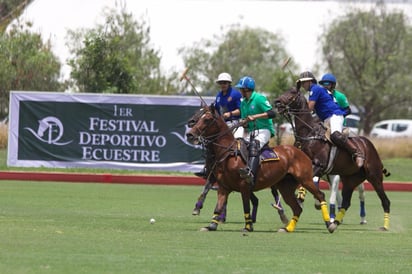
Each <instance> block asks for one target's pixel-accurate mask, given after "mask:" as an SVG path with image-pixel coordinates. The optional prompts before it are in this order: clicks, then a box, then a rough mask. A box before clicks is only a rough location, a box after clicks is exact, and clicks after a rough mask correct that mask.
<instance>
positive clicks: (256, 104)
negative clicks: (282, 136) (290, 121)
mask: <svg viewBox="0 0 412 274" xmlns="http://www.w3.org/2000/svg"><path fill="white" fill-rule="evenodd" d="M271 109H272V106H271V104H270V103H269V101H268V99H267V98H266V96H264V95H263V94H260V93H257V92H256V91H253V92H252V95H251V96H250V98H249V100H247V99H246V98H243V100H242V102H241V103H240V116H241V118H242V119H244V118H246V117H247V116H249V115H254V114H260V113H264V112H266V111H268V110H271ZM247 129H248V131H249V132H251V131H253V130H256V129H268V130H270V133H271V135H272V136H274V135H275V129H274V127H273V121H272V119H256V120H255V121H251V122H249V123H248V125H247Z"/></svg>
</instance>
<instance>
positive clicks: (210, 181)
mask: <svg viewBox="0 0 412 274" xmlns="http://www.w3.org/2000/svg"><path fill="white" fill-rule="evenodd" d="M199 113H201V112H199ZM199 113H195V114H194V115H193V116H192V117H191V118H190V119H189V120H188V122H187V126H188V128H192V127H193V126H194V125H195V124H196V122H197V121H198V120H199V118H200V117H199ZM209 146H211V145H210V143H209V144H208V145H207V144H202V147H203V149H204V151H205V153H204V158H205V159H209V160H207V161H206V162H208V161H209V162H214V159H213V158H214V157H213V153H212V152H211V147H209ZM209 169H210V170H211V171H210V172H209V174H207V176H206V178H205V179H206V182H205V184H204V186H203V189H202V192H201V193H200V195H199V196H198V198H197V201H196V203H195V207H194V209H193V211H192V215H193V216H198V215H200V211H201V209H202V208H203V204H204V203H205V200H206V197H207V194H208V193H209V191H210V190H211V189H214V190H216V189H217V188H216V187H215V186H214V185H215V183H216V177H215V174H214V173H213V168H212V167H210V168H209ZM271 193H272V196H273V198H274V202H273V203H271V206H272V207H273V208H275V209H276V210H277V212H278V214H279V218H280V220H281V222H282V223H283V224H285V225H287V224H288V222H289V220H288V218H287V216H286V214H285V211H284V209H283V207H282V204H281V201H280V200H281V199H280V196H279V193H278V190H277V189H276V188H275V187H271ZM250 202H251V203H252V215H251V218H252V222H253V223H255V222H256V217H257V210H258V206H259V199H258V197H257V196H256V195H255V194H254V193H253V192H251V193H250ZM226 207H227V205H226V204H225V206H224V208H223V212H222V213H221V214H220V220H221V221H222V222H223V223H224V222H226V216H227V211H226Z"/></svg>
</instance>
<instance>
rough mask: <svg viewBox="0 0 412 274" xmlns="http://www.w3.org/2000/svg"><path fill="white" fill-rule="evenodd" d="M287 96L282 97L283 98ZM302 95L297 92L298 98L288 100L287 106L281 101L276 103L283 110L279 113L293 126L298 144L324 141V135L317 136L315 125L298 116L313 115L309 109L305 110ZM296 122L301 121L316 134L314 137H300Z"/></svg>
mask: <svg viewBox="0 0 412 274" xmlns="http://www.w3.org/2000/svg"><path fill="white" fill-rule="evenodd" d="M283 96H285V95H282V96H281V97H283ZM301 96H302V94H301V93H300V92H299V91H296V96H293V97H292V98H291V99H290V100H288V103H287V104H284V103H283V102H281V100H279V99H278V100H277V101H276V107H277V108H278V110H279V109H282V110H281V111H279V113H280V114H281V115H282V116H283V117H284V118H285V119H286V120H287V121H288V122H289V123H290V124H291V126H292V130H293V135H294V137H295V141H296V142H297V143H300V142H304V141H310V140H323V139H324V137H323V136H322V135H319V134H317V132H316V130H315V128H314V127H313V125H311V124H309V123H308V122H306V121H305V120H304V119H302V118H301V117H300V116H299V115H297V114H311V111H309V110H308V109H303V106H304V102H303V99H302V98H301ZM294 120H299V121H300V122H301V123H302V124H304V125H305V127H307V128H308V129H309V130H310V131H311V132H313V133H314V135H313V136H299V135H298V133H297V130H296V127H295V123H294Z"/></svg>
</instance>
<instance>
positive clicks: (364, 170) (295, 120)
mask: <svg viewBox="0 0 412 274" xmlns="http://www.w3.org/2000/svg"><path fill="white" fill-rule="evenodd" d="M274 105H275V106H276V108H277V109H278V112H279V113H281V114H282V115H283V116H284V117H285V118H286V119H287V120H288V121H289V122H290V123H291V124H292V127H293V131H294V135H295V146H297V147H299V148H301V149H302V151H304V152H305V153H306V154H307V155H308V156H309V157H310V158H311V159H312V162H313V168H314V174H315V176H319V177H321V176H322V175H324V174H337V175H339V176H340V177H341V181H342V184H343V187H342V207H341V209H340V210H339V212H338V214H337V215H336V218H335V220H334V223H335V224H337V225H340V224H341V223H342V220H343V217H344V216H345V213H346V211H347V210H348V208H349V207H350V203H351V198H352V194H353V191H354V189H355V187H356V186H358V185H359V184H361V183H362V182H364V181H365V180H368V181H369V183H370V184H371V185H372V186H373V187H374V189H375V191H376V193H377V195H378V197H379V199H380V200H381V204H382V208H383V211H384V221H383V227H380V228H379V229H380V230H382V231H387V230H389V213H390V201H389V199H388V196H387V195H386V193H385V190H384V187H383V175H385V176H389V175H390V173H389V172H388V171H387V170H386V169H385V168H384V166H383V163H382V161H381V159H380V157H379V154H378V152H377V150H376V148H375V146H374V145H373V143H372V142H371V141H370V140H369V139H368V138H366V137H364V136H356V137H349V138H352V140H354V141H355V142H356V145H357V146H358V148H359V149H361V151H362V152H363V155H364V156H365V163H364V165H363V167H361V168H358V167H357V165H356V164H355V162H354V161H353V159H352V155H350V154H349V153H348V152H347V151H346V150H341V149H340V148H337V147H336V146H334V145H333V144H332V142H331V141H330V140H329V139H328V137H327V136H328V134H327V131H326V128H325V126H324V125H323V124H322V123H320V122H319V121H318V120H317V119H316V118H315V117H313V116H312V113H311V111H310V110H309V107H308V102H307V100H306V98H305V96H303V95H302V94H301V92H300V91H299V90H297V89H296V88H294V87H293V88H291V89H289V90H288V91H286V92H285V93H283V94H282V95H280V96H279V97H278V98H276V99H275V101H274ZM331 150H332V152H333V151H334V150H336V153H332V154H330V152H331ZM333 154H334V155H335V156H333Z"/></svg>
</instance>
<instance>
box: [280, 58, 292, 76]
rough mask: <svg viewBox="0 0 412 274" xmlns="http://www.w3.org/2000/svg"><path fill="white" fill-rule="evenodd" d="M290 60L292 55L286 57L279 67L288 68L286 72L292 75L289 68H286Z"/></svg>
mask: <svg viewBox="0 0 412 274" xmlns="http://www.w3.org/2000/svg"><path fill="white" fill-rule="evenodd" d="M290 60H292V57H288V58H286V60H285V61H284V62H283V64H282V66H281V69H282V70H285V69H286V68H287V69H288V72H289V73H290V75H291V76H292V77H293V73H292V72H291V71H290V69H289V68H288V64H289V62H290Z"/></svg>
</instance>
